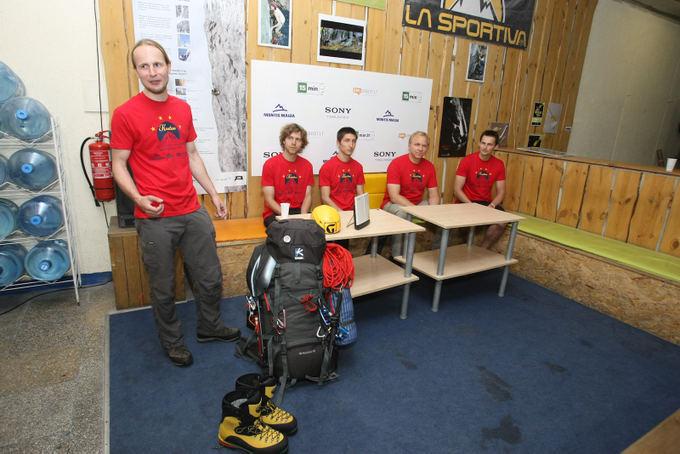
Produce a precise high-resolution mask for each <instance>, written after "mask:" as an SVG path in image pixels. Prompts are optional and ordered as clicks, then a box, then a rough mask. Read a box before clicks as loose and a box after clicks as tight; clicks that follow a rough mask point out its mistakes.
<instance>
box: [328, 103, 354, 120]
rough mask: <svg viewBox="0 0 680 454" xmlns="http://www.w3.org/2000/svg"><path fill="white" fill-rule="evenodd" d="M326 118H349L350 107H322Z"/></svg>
mask: <svg viewBox="0 0 680 454" xmlns="http://www.w3.org/2000/svg"><path fill="white" fill-rule="evenodd" d="M323 111H324V113H325V114H326V118H344V119H349V117H350V112H352V108H351V107H338V106H326V107H324V108H323Z"/></svg>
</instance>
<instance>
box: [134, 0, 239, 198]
mask: <svg viewBox="0 0 680 454" xmlns="http://www.w3.org/2000/svg"><path fill="white" fill-rule="evenodd" d="M132 8H133V9H132V11H133V17H134V27H135V40H140V39H142V38H150V39H153V40H155V41H157V42H158V43H159V44H161V45H162V46H163V47H164V48H165V50H166V52H167V53H168V55H169V57H170V60H171V61H172V68H171V69H172V71H171V73H170V80H169V82H168V92H169V93H170V94H171V95H173V96H177V97H179V98H181V99H183V100H185V101H186V102H188V103H189V105H190V106H191V110H192V114H193V117H194V128H195V129H196V134H197V135H198V137H197V139H196V142H195V143H196V148H197V149H198V152H199V153H200V155H201V158H202V159H203V161H204V162H205V167H206V169H207V171H208V174H209V175H210V178H211V179H212V181H213V183H214V185H215V189H217V191H218V192H237V191H244V190H245V188H246V185H247V174H248V141H247V140H246V131H247V129H246V126H247V125H246V111H245V106H246V89H245V87H246V72H245V25H244V24H245V17H244V8H243V2H242V1H240V0H133V3H132ZM140 89H141V84H140ZM218 125H219V127H218ZM194 186H195V187H196V190H197V191H198V192H199V193H200V194H203V193H205V191H204V190H203V188H202V187H201V186H200V185H199V184H198V183H196V182H195V181H194Z"/></svg>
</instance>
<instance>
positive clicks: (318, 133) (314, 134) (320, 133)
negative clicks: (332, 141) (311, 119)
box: [307, 130, 325, 137]
mask: <svg viewBox="0 0 680 454" xmlns="http://www.w3.org/2000/svg"><path fill="white" fill-rule="evenodd" d="M324 135H325V134H324V132H323V131H316V130H310V131H307V137H323V136H324Z"/></svg>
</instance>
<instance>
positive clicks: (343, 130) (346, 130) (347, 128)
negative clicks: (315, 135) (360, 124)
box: [337, 126, 359, 142]
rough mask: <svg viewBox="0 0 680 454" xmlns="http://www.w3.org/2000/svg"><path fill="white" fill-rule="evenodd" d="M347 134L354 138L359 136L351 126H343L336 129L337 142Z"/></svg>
mask: <svg viewBox="0 0 680 454" xmlns="http://www.w3.org/2000/svg"><path fill="white" fill-rule="evenodd" d="M347 134H352V135H353V136H354V137H355V138H359V134H357V132H356V130H355V129H354V128H352V127H351V126H345V127H344V128H340V129H338V136H337V137H338V142H341V141H342V139H343V137H345V136H346V135H347Z"/></svg>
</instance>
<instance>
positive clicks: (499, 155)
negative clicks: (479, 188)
mask: <svg viewBox="0 0 680 454" xmlns="http://www.w3.org/2000/svg"><path fill="white" fill-rule="evenodd" d="M493 155H494V156H495V157H497V158H498V159H500V160H501V161H503V164H504V165H505V170H506V175H505V178H506V180H507V177H508V176H507V169H508V154H507V153H502V152H495V153H494V154H493ZM507 185H508V183H507V181H506V182H505V186H506V187H507ZM496 194H497V192H496V185H495V184H494V185H493V187H492V188H491V197H493V198H496ZM504 198H505V197H504ZM501 204H502V205H503V207H504V208H505V203H504V202H503V201H501Z"/></svg>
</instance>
